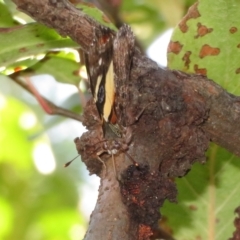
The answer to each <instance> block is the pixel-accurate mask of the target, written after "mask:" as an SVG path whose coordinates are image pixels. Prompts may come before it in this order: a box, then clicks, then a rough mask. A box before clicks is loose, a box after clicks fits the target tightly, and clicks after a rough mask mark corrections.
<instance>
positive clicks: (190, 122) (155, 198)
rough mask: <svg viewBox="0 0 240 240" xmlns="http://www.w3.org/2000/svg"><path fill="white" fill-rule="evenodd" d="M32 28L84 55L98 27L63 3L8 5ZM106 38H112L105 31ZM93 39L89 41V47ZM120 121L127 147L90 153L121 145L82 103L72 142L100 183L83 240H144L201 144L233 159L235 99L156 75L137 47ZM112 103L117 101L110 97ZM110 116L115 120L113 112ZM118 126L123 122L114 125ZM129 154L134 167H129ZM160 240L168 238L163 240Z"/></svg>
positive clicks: (207, 84) (178, 75)
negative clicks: (50, 31) (36, 25)
mask: <svg viewBox="0 0 240 240" xmlns="http://www.w3.org/2000/svg"><path fill="white" fill-rule="evenodd" d="M13 2H15V3H16V5H17V7H18V9H20V10H21V11H24V12H25V13H27V14H28V15H30V16H31V17H33V18H34V19H35V20H36V21H38V22H41V23H43V24H45V25H47V26H49V27H52V28H54V29H55V30H56V31H58V32H59V33H60V34H61V35H63V36H70V37H71V38H72V39H73V40H74V41H76V42H77V43H79V44H80V45H81V47H82V48H83V50H84V51H86V52H87V53H89V52H91V51H93V49H94V48H95V49H96V48H97V47H99V46H98V39H100V38H101V37H102V36H104V34H105V32H106V28H105V27H102V26H101V25H100V24H98V23H97V22H95V21H94V20H93V19H91V18H89V17H88V16H87V15H85V14H84V13H82V12H81V11H80V10H77V9H75V8H74V7H73V6H72V5H71V4H70V3H69V2H67V1H65V0H41V1H38V0H13ZM112 34H113V36H114V35H115V33H114V32H112ZM93 40H94V41H93ZM125 87H126V89H127V92H126V93H127V94H126V95H127V96H126V99H127V102H128V104H127V106H126V108H125V109H123V110H122V111H123V112H124V117H125V118H127V119H132V118H133V119H134V118H135V117H136V116H138V115H139V113H142V114H140V116H139V118H138V119H137V120H136V121H135V122H134V123H133V124H131V125H130V126H128V127H127V128H130V130H131V132H132V139H131V141H130V142H128V148H127V149H125V151H122V152H120V153H119V154H117V155H116V156H115V162H116V169H117V178H116V176H115V173H114V170H113V164H112V163H111V161H109V160H110V159H111V156H110V155H108V154H103V156H101V159H102V160H103V161H104V162H105V164H106V168H104V166H103V164H102V163H101V162H100V161H99V160H98V158H97V154H96V152H97V151H99V149H102V143H103V142H105V141H116V142H118V143H119V144H120V145H121V144H122V145H124V144H125V143H124V141H125V139H118V138H117V139H112V138H111V139H110V140H109V139H107V140H104V141H103V140H102V138H103V136H102V128H101V123H100V121H99V117H98V114H97V112H96V107H95V105H94V104H93V102H92V101H90V102H89V103H88V104H87V106H86V108H85V113H84V116H83V118H84V121H83V123H84V124H85V125H86V126H87V128H88V130H89V131H88V132H86V133H85V134H84V135H83V136H82V137H81V138H76V139H75V144H76V147H77V150H78V151H79V153H80V154H81V156H82V160H83V161H84V162H85V164H86V165H87V167H88V169H89V171H90V173H96V174H98V175H99V176H100V177H101V186H100V188H99V197H98V201H97V205H96V207H95V210H94V212H93V214H92V216H91V221H90V225H89V228H88V231H87V233H86V236H85V239H86V240H89V239H99V240H101V239H104V240H105V239H126V240H127V239H129V240H130V239H131V240H133V239H150V237H151V236H153V234H154V230H155V229H157V223H158V219H159V218H160V214H159V212H158V209H159V207H160V206H161V205H162V204H163V202H164V200H165V199H169V200H170V201H175V200H176V194H177V190H176V186H175V184H174V182H173V181H172V180H171V179H172V178H173V177H179V176H184V175H185V174H186V173H187V171H188V170H189V169H190V168H191V166H192V164H193V163H194V162H196V161H199V162H204V161H205V151H206V150H207V148H208V144H209V141H214V142H216V143H217V144H219V145H221V146H222V147H225V148H226V149H228V150H229V151H231V152H233V153H234V154H236V155H239V156H240V150H239V147H238V146H239V144H240V125H239V124H238V121H236V120H237V119H239V118H240V99H239V98H238V97H236V96H233V95H231V94H229V93H227V92H226V91H225V90H224V89H222V88H221V87H220V86H218V85H217V84H216V83H214V82H213V81H211V80H208V79H207V78H206V77H204V76H201V75H189V74H185V73H182V72H179V71H171V70H168V69H162V68H160V67H159V66H158V65H157V64H156V63H155V62H153V61H151V60H150V59H148V58H147V57H145V56H144V55H143V54H142V53H141V52H140V51H139V50H138V49H137V48H136V49H135V51H134V55H133V60H132V66H131V74H130V79H129V82H128V83H127V85H126V86H125ZM116 101H120V104H121V101H122V98H120V97H118V96H117V99H116ZM118 114H122V112H121V113H119V112H118ZM119 124H120V125H124V123H123V122H120V123H119ZM129 155H130V156H131V157H132V158H133V159H134V160H135V161H136V162H137V163H138V165H136V164H132V162H131V161H130V159H129ZM165 238H166V239H172V238H171V237H170V236H165Z"/></svg>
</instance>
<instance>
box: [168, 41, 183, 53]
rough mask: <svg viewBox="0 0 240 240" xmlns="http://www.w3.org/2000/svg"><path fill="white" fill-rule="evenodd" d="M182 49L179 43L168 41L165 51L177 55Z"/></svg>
mask: <svg viewBox="0 0 240 240" xmlns="http://www.w3.org/2000/svg"><path fill="white" fill-rule="evenodd" d="M182 47H183V45H182V44H181V43H180V42H179V41H176V42H173V41H170V43H169V45H168V49H167V51H168V52H169V53H174V54H178V53H180V52H181V50H182Z"/></svg>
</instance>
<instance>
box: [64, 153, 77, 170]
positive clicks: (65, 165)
mask: <svg viewBox="0 0 240 240" xmlns="http://www.w3.org/2000/svg"><path fill="white" fill-rule="evenodd" d="M77 157H79V154H78V155H77V156H76V157H75V158H73V159H72V160H71V161H69V162H67V163H65V164H64V167H68V166H69V165H70V164H71V163H72V162H73V161H74V160H75V159H76V158H77Z"/></svg>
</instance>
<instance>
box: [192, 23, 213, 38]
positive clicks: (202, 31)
mask: <svg viewBox="0 0 240 240" xmlns="http://www.w3.org/2000/svg"><path fill="white" fill-rule="evenodd" d="M212 31H213V28H207V26H205V25H202V24H201V23H198V24H197V35H196V36H195V38H199V37H203V36H205V35H206V34H208V33H211V32H212Z"/></svg>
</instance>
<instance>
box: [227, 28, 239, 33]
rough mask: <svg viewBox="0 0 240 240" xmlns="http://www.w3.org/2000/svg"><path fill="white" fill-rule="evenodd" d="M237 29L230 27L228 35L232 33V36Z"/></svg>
mask: <svg viewBox="0 0 240 240" xmlns="http://www.w3.org/2000/svg"><path fill="white" fill-rule="evenodd" d="M237 30H238V29H237V28H236V27H231V28H230V29H229V32H230V33H232V34H234V33H235V32H237Z"/></svg>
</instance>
